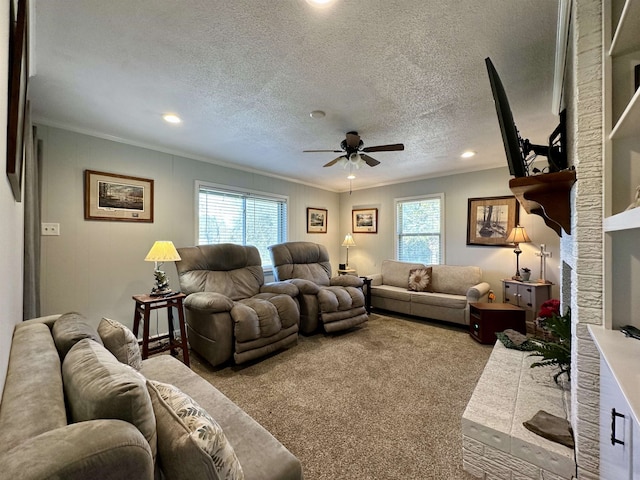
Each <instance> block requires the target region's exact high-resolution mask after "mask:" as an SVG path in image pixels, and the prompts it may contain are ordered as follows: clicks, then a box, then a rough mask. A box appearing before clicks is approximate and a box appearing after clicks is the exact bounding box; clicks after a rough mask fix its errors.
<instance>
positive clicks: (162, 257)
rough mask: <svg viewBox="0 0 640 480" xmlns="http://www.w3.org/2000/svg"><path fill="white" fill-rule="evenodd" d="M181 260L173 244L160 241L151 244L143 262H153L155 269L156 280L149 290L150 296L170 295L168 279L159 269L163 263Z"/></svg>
mask: <svg viewBox="0 0 640 480" xmlns="http://www.w3.org/2000/svg"><path fill="white" fill-rule="evenodd" d="M177 260H182V259H181V258H180V255H179V254H178V251H177V250H176V247H174V246H173V242H169V241H165V240H160V241H157V242H155V243H154V244H153V247H151V250H149V253H147V256H146V257H145V259H144V261H145V262H155V268H154V270H153V275H154V277H155V280H156V284H155V286H154V287H153V288H152V289H151V295H152V296H160V295H166V294H168V293H171V289H170V288H169V279H168V278H167V274H166V273H164V272H163V271H162V270H160V267H161V266H162V264H163V263H164V262H175V261H177Z"/></svg>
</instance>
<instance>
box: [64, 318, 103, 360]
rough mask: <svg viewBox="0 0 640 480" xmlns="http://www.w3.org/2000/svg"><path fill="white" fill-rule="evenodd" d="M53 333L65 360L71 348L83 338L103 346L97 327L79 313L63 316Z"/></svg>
mask: <svg viewBox="0 0 640 480" xmlns="http://www.w3.org/2000/svg"><path fill="white" fill-rule="evenodd" d="M52 333H53V340H54V341H55V342H56V348H57V349H58V353H59V354H60V358H61V359H63V360H64V357H65V355H66V354H67V352H68V351H69V350H70V349H71V347H73V346H74V345H75V344H76V343H77V342H79V341H80V340H82V339H83V338H90V339H91V340H95V341H96V342H98V343H99V344H100V345H102V339H101V338H100V335H98V331H97V330H96V329H95V327H94V326H93V325H90V324H89V322H88V321H87V319H86V318H85V317H84V316H82V315H81V314H79V313H77V312H69V313H65V314H64V315H61V316H60V318H58V320H56V323H54V324H53V328H52Z"/></svg>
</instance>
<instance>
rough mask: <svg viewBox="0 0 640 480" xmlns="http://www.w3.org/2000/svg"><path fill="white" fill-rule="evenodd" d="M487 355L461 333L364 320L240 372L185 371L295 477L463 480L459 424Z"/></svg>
mask: <svg viewBox="0 0 640 480" xmlns="http://www.w3.org/2000/svg"><path fill="white" fill-rule="evenodd" d="M490 353H491V346H487V345H480V344H478V343H476V342H475V341H474V340H473V339H471V337H470V336H469V334H468V333H467V330H465V329H462V328H457V327H452V326H447V325H444V324H439V323H435V322H433V323H429V322H426V321H419V320H412V319H408V318H399V317H398V318H395V317H390V316H379V315H371V317H370V320H369V322H367V323H365V324H364V326H362V327H360V328H355V329H353V330H351V331H349V332H346V333H342V334H334V335H325V334H316V335H313V336H310V337H303V336H301V337H300V340H299V342H298V344H297V345H296V346H294V347H291V348H289V349H288V350H286V351H282V352H280V353H277V354H275V355H273V356H271V357H268V358H265V359H262V360H260V361H257V362H255V363H252V364H250V365H248V366H227V367H225V368H221V369H214V368H212V367H210V366H209V365H208V364H207V363H206V362H205V361H204V360H202V359H201V358H200V357H198V356H197V355H196V354H194V355H193V356H192V362H191V367H192V368H193V370H194V371H195V372H197V373H198V374H200V375H201V376H203V377H204V378H206V379H207V380H208V381H210V382H211V383H212V384H213V385H214V386H215V387H217V388H218V389H219V390H221V391H222V392H223V393H224V394H225V395H227V396H228V397H229V398H230V399H231V400H233V401H234V402H235V403H236V404H238V405H239V406H240V407H241V408H243V409H244V410H245V411H246V412H247V413H248V414H249V415H251V416H252V417H253V418H254V419H255V420H257V421H258V422H259V423H260V424H262V425H263V426H264V427H265V428H266V429H267V430H269V431H270V432H271V433H272V434H273V435H274V436H275V437H276V438H277V439H278V440H280V442H281V443H283V444H284V445H285V446H286V447H287V448H288V449H289V450H290V451H291V452H292V453H293V454H294V455H295V456H296V457H298V458H299V459H300V461H301V462H302V466H303V471H304V477H305V480H329V479H331V480H337V479H340V480H344V479H358V480H361V479H442V480H458V479H460V480H463V479H464V480H467V479H473V478H474V477H472V476H471V475H469V474H467V473H466V472H464V471H463V469H462V434H461V430H460V419H461V418H462V413H463V411H464V408H465V406H466V404H467V402H468V401H469V398H470V397H471V394H472V393H473V389H474V387H475V385H476V383H477V381H478V379H479V377H480V374H481V373H482V370H483V368H484V365H485V364H486V362H487V360H488V358H489V355H490Z"/></svg>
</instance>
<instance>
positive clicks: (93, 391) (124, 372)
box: [62, 339, 157, 458]
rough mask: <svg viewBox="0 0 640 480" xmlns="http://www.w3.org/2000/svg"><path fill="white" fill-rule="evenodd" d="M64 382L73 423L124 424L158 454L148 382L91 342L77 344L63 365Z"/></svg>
mask: <svg viewBox="0 0 640 480" xmlns="http://www.w3.org/2000/svg"><path fill="white" fill-rule="evenodd" d="M62 382H63V385H64V393H65V397H66V398H67V404H68V406H69V412H70V415H71V419H72V421H73V422H83V421H86V420H97V419H108V418H111V419H116V420H124V421H125V422H129V423H131V424H133V425H135V426H136V427H137V428H138V430H140V432H141V433H142V435H144V438H146V439H147V441H148V442H149V446H150V447H151V453H152V454H153V457H154V458H155V456H156V452H157V448H156V446H157V436H156V420H155V416H154V413H153V405H152V404H151V397H150V396H149V392H148V390H147V387H146V384H145V383H146V382H145V378H144V377H143V376H142V375H141V374H140V373H138V372H136V371H135V370H134V369H133V368H131V367H130V366H129V365H125V364H123V363H120V362H119V361H118V359H117V358H115V357H114V356H113V355H112V354H111V352H109V350H107V349H106V348H104V346H102V345H100V344H98V343H96V342H93V341H91V340H89V339H84V340H80V341H79V342H78V343H76V344H75V345H74V346H73V347H72V348H71V350H69V353H67V356H66V357H65V359H64V361H63V362H62Z"/></svg>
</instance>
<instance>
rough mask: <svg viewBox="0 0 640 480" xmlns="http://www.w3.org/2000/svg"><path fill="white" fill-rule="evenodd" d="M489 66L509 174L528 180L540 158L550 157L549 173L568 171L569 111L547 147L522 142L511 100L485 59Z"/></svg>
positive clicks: (489, 61)
mask: <svg viewBox="0 0 640 480" xmlns="http://www.w3.org/2000/svg"><path fill="white" fill-rule="evenodd" d="M485 63H486V64H487V72H488V74H489V83H490V84H491V92H492V93H493V101H494V102H495V104H496V113H497V114H498V123H499V124H500V132H501V133H502V142H503V143H504V150H505V153H506V154H507V164H508V165H509V173H511V175H513V176H515V177H526V176H527V175H529V166H530V165H531V163H532V162H533V160H534V159H535V158H536V156H538V155H540V156H544V157H547V161H548V164H549V167H548V169H547V172H548V173H550V172H559V171H561V170H564V169H566V168H567V152H566V137H567V128H566V110H563V111H562V112H560V123H559V124H558V126H557V127H556V129H555V130H554V131H553V132H552V133H551V135H550V136H549V142H548V144H547V145H534V144H532V143H531V142H529V140H528V139H522V137H521V136H520V133H519V132H518V128H517V127H516V124H515V122H514V121H513V115H512V113H511V108H510V107H509V100H508V99H507V94H506V92H505V91H504V87H503V86H502V82H501V81H500V77H499V76H498V72H497V71H496V69H495V67H494V66H493V63H492V62H491V59H490V58H489V57H487V58H485ZM530 154H533V155H530ZM536 171H537V170H536V169H534V173H536Z"/></svg>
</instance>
